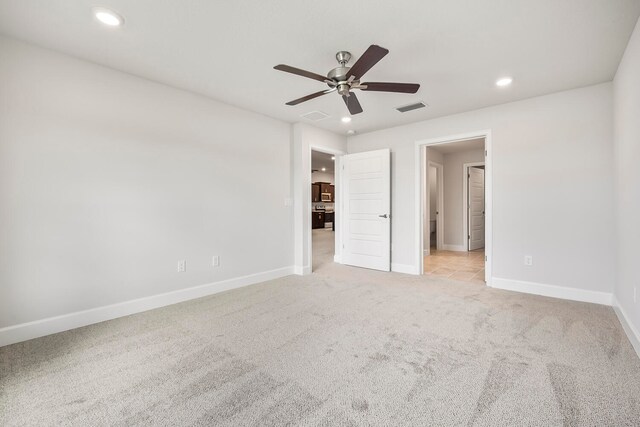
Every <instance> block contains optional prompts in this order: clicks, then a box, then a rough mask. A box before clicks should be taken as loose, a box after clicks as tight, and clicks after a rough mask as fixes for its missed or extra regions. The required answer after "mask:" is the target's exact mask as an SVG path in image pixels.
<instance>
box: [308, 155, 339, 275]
mask: <svg viewBox="0 0 640 427" xmlns="http://www.w3.org/2000/svg"><path fill="white" fill-rule="evenodd" d="M335 160H336V158H335V155H333V154H329V153H323V152H320V151H316V150H312V151H311V242H312V243H311V244H312V270H313V271H316V270H318V269H321V268H322V267H323V266H326V265H327V264H330V263H332V262H333V261H334V254H335V230H336V209H335V206H336V171H335V169H336V168H335V163H336V162H335Z"/></svg>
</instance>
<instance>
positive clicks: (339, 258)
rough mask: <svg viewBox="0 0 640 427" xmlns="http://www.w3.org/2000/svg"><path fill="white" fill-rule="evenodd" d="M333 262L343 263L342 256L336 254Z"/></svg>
mask: <svg viewBox="0 0 640 427" xmlns="http://www.w3.org/2000/svg"><path fill="white" fill-rule="evenodd" d="M333 262H335V263H338V264H342V257H341V256H340V255H338V254H335V255H334V256H333Z"/></svg>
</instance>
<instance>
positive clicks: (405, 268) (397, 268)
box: [391, 262, 420, 274]
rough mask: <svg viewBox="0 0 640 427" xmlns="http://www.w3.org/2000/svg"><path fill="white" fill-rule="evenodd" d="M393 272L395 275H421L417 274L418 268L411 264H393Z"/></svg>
mask: <svg viewBox="0 0 640 427" xmlns="http://www.w3.org/2000/svg"><path fill="white" fill-rule="evenodd" d="M391 271H393V272H394V273H404V274H420V272H416V266H415V265H411V264H396V263H395V262H392V263H391Z"/></svg>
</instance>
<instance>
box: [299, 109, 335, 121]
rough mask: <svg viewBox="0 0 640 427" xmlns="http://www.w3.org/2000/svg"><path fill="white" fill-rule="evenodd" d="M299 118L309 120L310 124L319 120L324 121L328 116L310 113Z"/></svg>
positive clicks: (320, 112) (316, 112)
mask: <svg viewBox="0 0 640 427" xmlns="http://www.w3.org/2000/svg"><path fill="white" fill-rule="evenodd" d="M300 117H304V118H305V119H307V120H311V121H312V122H317V121H320V120H324V119H326V118H327V117H329V115H328V114H327V113H323V112H322V111H311V112H309V113H306V114H303V115H301V116H300Z"/></svg>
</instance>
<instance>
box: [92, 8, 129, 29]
mask: <svg viewBox="0 0 640 427" xmlns="http://www.w3.org/2000/svg"><path fill="white" fill-rule="evenodd" d="M93 15H94V16H95V17H96V19H97V20H98V21H100V22H102V23H103V24H104V25H107V26H109V27H119V26H121V25H122V24H123V23H124V18H123V17H122V16H120V15H119V14H117V13H116V12H114V11H113V10H109V9H105V8H104V7H95V8H93Z"/></svg>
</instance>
